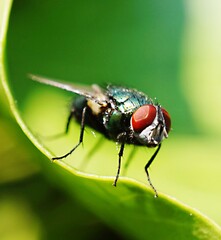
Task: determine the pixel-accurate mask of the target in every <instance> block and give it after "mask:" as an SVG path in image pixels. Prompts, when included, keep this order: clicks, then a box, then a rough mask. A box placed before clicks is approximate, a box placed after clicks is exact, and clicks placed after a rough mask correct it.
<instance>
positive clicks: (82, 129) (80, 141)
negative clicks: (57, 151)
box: [52, 107, 87, 160]
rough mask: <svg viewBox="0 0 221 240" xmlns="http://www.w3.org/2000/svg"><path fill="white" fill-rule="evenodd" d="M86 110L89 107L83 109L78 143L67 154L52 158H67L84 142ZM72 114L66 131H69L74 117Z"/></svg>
mask: <svg viewBox="0 0 221 240" xmlns="http://www.w3.org/2000/svg"><path fill="white" fill-rule="evenodd" d="M86 110H87V107H84V109H83V111H82V118H81V132H80V137H79V142H78V144H77V145H76V146H75V147H74V148H72V149H71V151H69V152H68V153H66V154H65V155H63V156H61V157H54V158H52V160H59V159H63V158H66V157H67V156H69V155H70V154H72V152H74V150H75V149H76V148H77V147H78V146H79V145H80V144H81V143H82V142H83V138H84V127H85V114H86ZM71 115H72V114H70V116H69V118H68V122H67V126H66V132H67V131H68V128H69V124H70V120H71V118H72V116H71Z"/></svg>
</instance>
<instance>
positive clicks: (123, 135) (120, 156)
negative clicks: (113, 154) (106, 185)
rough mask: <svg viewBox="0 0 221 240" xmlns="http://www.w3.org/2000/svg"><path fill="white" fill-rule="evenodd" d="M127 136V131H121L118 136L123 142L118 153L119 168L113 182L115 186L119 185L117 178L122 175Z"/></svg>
mask: <svg viewBox="0 0 221 240" xmlns="http://www.w3.org/2000/svg"><path fill="white" fill-rule="evenodd" d="M125 137H126V133H121V134H119V136H118V140H119V141H120V142H121V146H120V151H119V153H118V168H117V175H116V177H115V180H114V183H113V186H114V187H116V186H117V180H118V178H119V176H120V168H121V158H122V157H123V154H124V145H125Z"/></svg>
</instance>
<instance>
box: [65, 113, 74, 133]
mask: <svg viewBox="0 0 221 240" xmlns="http://www.w3.org/2000/svg"><path fill="white" fill-rule="evenodd" d="M73 116H74V110H71V112H70V114H69V116H68V119H67V123H66V128H65V132H64V134H67V133H68V131H69V127H70V123H71V119H72V118H73Z"/></svg>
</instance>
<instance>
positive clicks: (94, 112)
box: [29, 74, 171, 196]
mask: <svg viewBox="0 0 221 240" xmlns="http://www.w3.org/2000/svg"><path fill="white" fill-rule="evenodd" d="M29 77H30V78H31V79H32V80H34V81H37V82H40V83H43V84H47V85H51V86H53V87H57V88H61V89H64V90H67V91H70V92H73V93H76V94H78V95H79V96H78V97H77V98H76V99H75V100H74V101H73V104H72V107H71V110H70V114H69V117H68V121H67V125H66V133H67V132H68V129H69V124H70V121H71V120H72V118H73V119H75V120H76V121H77V122H79V123H80V126H81V129H80V136H79V141H78V143H77V144H76V145H75V146H74V147H73V148H72V149H71V150H70V151H69V152H68V153H66V154H64V155H62V156H58V157H54V158H53V160H59V159H63V158H66V157H67V156H69V155H70V154H71V153H72V152H74V151H75V149H76V148H78V146H79V145H80V144H81V143H82V142H83V138H84V129H85V126H89V127H91V128H93V129H94V130H96V131H98V132H100V133H101V134H103V135H104V136H105V137H106V138H108V139H110V140H113V141H115V142H117V143H119V144H120V150H119V152H118V169H117V174H116V177H115V180H114V183H113V185H114V186H116V185H117V181H118V178H119V175H120V169H121V158H122V156H123V153H124V147H125V144H133V145H138V146H146V147H148V148H155V147H156V150H155V152H154V154H153V155H152V157H151V158H150V159H149V161H148V162H147V164H146V165H145V168H144V169H145V172H146V175H147V179H148V182H149V184H150V186H151V187H152V189H153V190H154V192H155V196H157V191H156V189H155V187H154V186H153V184H152V182H151V180H150V176H149V172H148V168H149V167H150V165H151V163H152V162H153V160H154V159H155V157H156V156H157V154H158V152H159V150H160V147H161V142H162V140H163V139H164V138H167V137H168V133H169V131H170V129H171V118H170V115H169V113H168V112H167V111H166V110H165V109H164V108H162V107H161V106H160V104H158V103H154V101H153V100H152V99H151V98H149V97H148V96H146V95H145V94H144V93H142V92H139V91H137V90H135V89H130V88H125V87H120V86H113V85H107V86H106V88H102V87H100V86H98V85H95V84H94V85H92V86H90V87H88V86H82V85H74V84H72V83H65V82H59V81H55V80H52V79H48V78H44V77H41V76H36V75H32V74H31V75H29Z"/></svg>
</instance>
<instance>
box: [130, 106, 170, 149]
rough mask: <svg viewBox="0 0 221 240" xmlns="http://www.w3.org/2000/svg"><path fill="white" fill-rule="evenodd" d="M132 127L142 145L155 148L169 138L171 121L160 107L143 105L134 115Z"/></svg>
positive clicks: (131, 121)
mask: <svg viewBox="0 0 221 240" xmlns="http://www.w3.org/2000/svg"><path fill="white" fill-rule="evenodd" d="M130 127H131V129H132V134H133V136H134V138H135V139H136V140H137V141H138V142H140V143H141V144H142V145H146V146H148V147H155V146H157V145H159V144H160V143H161V142H162V140H163V139H164V138H167V137H168V133H169V131H170V127H171V120H170V116H169V114H168V112H167V111H166V110H165V109H163V108H161V107H160V106H159V105H148V104H147V105H143V106H141V107H140V108H138V109H137V110H136V111H135V112H134V113H133V115H132V117H131V120H130Z"/></svg>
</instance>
